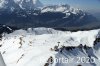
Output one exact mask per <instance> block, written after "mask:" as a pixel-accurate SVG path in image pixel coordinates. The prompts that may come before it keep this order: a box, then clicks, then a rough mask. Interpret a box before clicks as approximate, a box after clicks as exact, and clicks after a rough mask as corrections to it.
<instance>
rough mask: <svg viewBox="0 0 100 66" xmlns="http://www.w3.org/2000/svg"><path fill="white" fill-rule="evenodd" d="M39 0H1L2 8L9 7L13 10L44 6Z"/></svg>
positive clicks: (0, 5) (0, 6)
mask: <svg viewBox="0 0 100 66" xmlns="http://www.w3.org/2000/svg"><path fill="white" fill-rule="evenodd" d="M42 6H43V5H42V3H41V2H40V1H39V0H1V1H0V8H7V9H10V10H11V11H13V10H14V9H25V10H27V9H28V10H31V9H34V8H37V7H42Z"/></svg>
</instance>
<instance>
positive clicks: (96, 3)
mask: <svg viewBox="0 0 100 66" xmlns="http://www.w3.org/2000/svg"><path fill="white" fill-rule="evenodd" d="M40 1H41V2H42V3H44V4H69V5H71V6H73V7H77V8H80V9H83V10H87V11H91V12H92V11H93V12H100V0H40Z"/></svg>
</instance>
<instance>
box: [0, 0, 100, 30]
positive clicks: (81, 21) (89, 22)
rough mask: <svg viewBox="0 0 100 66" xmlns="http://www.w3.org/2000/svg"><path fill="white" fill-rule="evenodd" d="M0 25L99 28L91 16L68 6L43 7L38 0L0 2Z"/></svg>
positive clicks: (5, 0)
mask: <svg viewBox="0 0 100 66" xmlns="http://www.w3.org/2000/svg"><path fill="white" fill-rule="evenodd" d="M0 24H4V25H8V26H14V27H18V28H29V27H33V28H34V27H52V28H65V29H69V30H70V29H71V30H74V29H85V28H86V29H91V28H97V27H99V22H98V20H97V19H96V18H95V17H94V16H93V15H91V14H88V13H86V12H83V11H82V10H80V9H75V8H72V7H70V6H69V5H67V4H65V5H51V6H43V4H42V3H41V2H40V1H39V0H1V1H0Z"/></svg>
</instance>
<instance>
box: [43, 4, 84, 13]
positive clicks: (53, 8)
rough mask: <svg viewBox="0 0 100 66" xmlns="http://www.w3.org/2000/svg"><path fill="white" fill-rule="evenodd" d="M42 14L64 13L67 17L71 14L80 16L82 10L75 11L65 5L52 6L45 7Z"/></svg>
mask: <svg viewBox="0 0 100 66" xmlns="http://www.w3.org/2000/svg"><path fill="white" fill-rule="evenodd" d="M41 12H43V13H44V12H62V13H66V15H70V13H73V14H78V13H82V11H81V10H80V9H75V8H72V7H70V6H69V5H68V4H65V5H52V6H45V7H44V8H42V11H41Z"/></svg>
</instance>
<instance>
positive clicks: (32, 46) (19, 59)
mask: <svg viewBox="0 0 100 66" xmlns="http://www.w3.org/2000/svg"><path fill="white" fill-rule="evenodd" d="M99 31H100V29H98V30H90V31H78V32H70V31H58V30H54V29H51V28H33V29H32V28H29V29H27V30H22V29H20V30H16V31H14V32H13V33H10V34H3V37H2V40H1V41H0V46H1V47H0V52H1V54H2V56H3V59H4V61H5V63H6V65H7V66H50V65H52V66H66V65H67V66H77V65H78V64H81V65H82V66H100V63H99V57H100V50H99V47H100V45H99V44H100V43H99V40H98V41H96V38H99ZM94 41H95V45H94ZM81 44H82V45H81ZM58 45H59V46H58ZM55 47H57V48H56V49H55ZM77 57H86V58H87V57H89V58H92V57H93V58H94V59H95V61H96V62H94V63H76V61H77V59H75V58H77ZM50 58H52V59H53V60H56V59H60V58H68V59H72V58H74V61H73V62H72V63H63V62H60V63H58V62H53V63H47V61H48V60H49V59H50Z"/></svg>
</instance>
